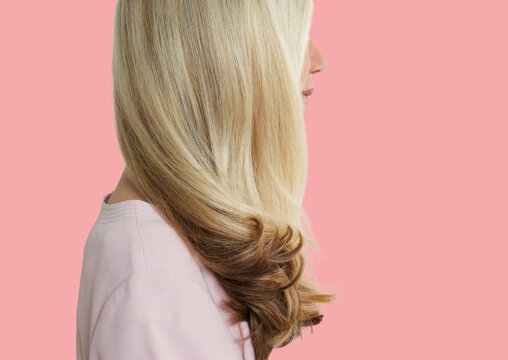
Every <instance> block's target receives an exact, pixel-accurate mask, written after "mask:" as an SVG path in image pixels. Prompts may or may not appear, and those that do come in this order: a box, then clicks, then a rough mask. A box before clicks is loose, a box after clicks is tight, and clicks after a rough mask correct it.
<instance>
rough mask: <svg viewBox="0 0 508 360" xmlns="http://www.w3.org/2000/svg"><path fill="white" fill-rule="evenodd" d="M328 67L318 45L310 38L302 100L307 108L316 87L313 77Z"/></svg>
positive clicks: (303, 73)
mask: <svg viewBox="0 0 508 360" xmlns="http://www.w3.org/2000/svg"><path fill="white" fill-rule="evenodd" d="M325 67H326V61H325V58H324V57H323V55H322V54H321V53H320V52H319V50H318V48H317V47H316V44H314V42H313V41H312V39H310V38H309V43H308V46H307V51H306V53H305V61H304V64H303V70H302V84H303V88H302V98H303V101H304V103H305V107H307V105H309V99H308V97H309V96H310V95H311V94H312V91H313V89H314V86H313V85H312V78H311V77H312V75H313V74H316V73H318V72H321V71H323V70H324V69H325Z"/></svg>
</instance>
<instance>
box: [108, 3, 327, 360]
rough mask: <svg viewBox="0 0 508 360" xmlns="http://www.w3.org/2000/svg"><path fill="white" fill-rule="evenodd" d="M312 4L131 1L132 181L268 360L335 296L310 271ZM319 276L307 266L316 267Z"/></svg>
mask: <svg viewBox="0 0 508 360" xmlns="http://www.w3.org/2000/svg"><path fill="white" fill-rule="evenodd" d="M312 9H313V4H312V1H311V0H291V1H288V0H207V1H202V0H119V1H118V3H117V7H116V13H115V38H114V49H113V64H112V65H113V66H112V70H113V97H114V99H113V100H114V110H115V128H116V133H117V137H118V141H119V146H120V150H121V153H122V156H123V158H124V160H125V162H126V170H127V174H128V177H129V179H130V180H131V181H132V182H133V183H134V185H135V186H136V187H137V189H138V190H139V191H140V192H142V193H143V194H144V196H145V197H146V198H147V199H148V201H149V202H150V203H152V204H153V205H155V207H156V208H157V210H158V212H159V213H160V214H161V216H163V217H164V218H165V220H166V221H167V222H168V223H170V224H171V225H172V226H173V227H174V228H175V230H176V231H177V232H178V233H179V235H180V236H181V237H182V240H183V241H184V242H185V244H186V246H187V247H188V248H189V250H190V251H191V253H192V254H193V255H194V256H195V257H196V258H197V259H198V260H199V261H201V262H202V263H203V264H204V265H205V266H207V267H208V268H209V269H210V270H211V271H213V272H214V273H215V274H216V276H217V278H218V280H219V282H220V283H221V285H222V286H223V288H224V290H225V291H226V292H227V294H228V295H229V296H230V300H229V301H228V302H227V304H226V305H227V306H229V307H230V308H231V309H233V310H234V314H235V318H234V322H238V321H248V322H249V326H250V335H249V337H250V338H251V340H252V344H253V347H254V351H255V354H256V360H261V359H263V360H264V359H267V358H268V356H269V354H270V352H271V351H272V349H273V348H274V347H282V346H285V345H287V344H289V343H290V342H291V341H292V340H293V339H294V338H295V337H296V336H301V329H302V328H303V327H310V328H311V331H312V326H313V325H316V324H318V323H319V322H320V321H321V319H322V317H323V315H322V314H320V312H319V309H318V303H328V302H331V301H332V300H334V299H335V295H333V294H323V293H320V292H318V290H316V285H315V284H313V281H311V280H312V279H311V278H307V277H306V276H305V275H306V274H305V273H304V263H305V259H306V257H305V253H304V245H306V244H308V243H310V244H311V245H313V246H315V243H313V242H312V241H311V240H312V239H311V238H310V237H309V236H308V235H307V234H304V232H303V230H302V227H301V224H300V216H301V215H304V216H305V213H304V212H303V210H302V201H303V194H304V189H305V182H306V171H307V152H306V151H307V150H306V138H305V126H304V121H303V103H302V100H301V95H300V91H301V85H302V84H301V83H300V81H301V80H300V76H301V69H302V66H303V61H304V56H305V51H306V46H307V44H308V35H309V29H310V23H311V16H312ZM306 268H307V267H306Z"/></svg>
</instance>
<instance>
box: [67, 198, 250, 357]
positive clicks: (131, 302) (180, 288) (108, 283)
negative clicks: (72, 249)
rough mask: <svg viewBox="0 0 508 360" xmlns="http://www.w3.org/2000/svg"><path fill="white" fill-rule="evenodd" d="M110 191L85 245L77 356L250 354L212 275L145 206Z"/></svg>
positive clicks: (245, 327) (244, 328) (246, 329)
mask: <svg viewBox="0 0 508 360" xmlns="http://www.w3.org/2000/svg"><path fill="white" fill-rule="evenodd" d="M110 195H111V193H108V194H107V195H105V196H104V197H103V198H102V201H101V209H100V213H99V216H98V218H97V220H96V222H95V224H94V225H93V227H92V229H91V230H90V233H89V235H88V238H87V240H86V244H85V247H84V254H83V264H82V271H81V280H80V287H79V298H78V307H77V316H76V321H77V329H76V353H77V360H85V359H86V360H134V359H136V360H141V359H143V360H176V359H179V360H180V359H181V360H203V359H207V360H240V359H244V360H254V359H255V357H254V350H253V348H252V343H251V341H250V339H249V340H247V341H245V342H244V343H243V344H242V342H240V341H239V338H240V337H241V336H245V335H248V334H249V326H248V323H247V322H246V321H244V322H241V323H240V324H236V325H232V326H230V325H228V319H229V317H230V316H231V310H230V309H229V308H221V307H220V306H219V304H220V300H221V299H224V298H227V294H226V293H225V292H224V290H223V288H222V287H221V286H220V284H219V282H218V280H217V278H216V277H215V275H214V274H213V273H212V272H210V271H209V270H208V268H206V267H205V266H203V264H202V263H201V262H198V261H197V260H196V259H195V258H194V257H193V256H192V255H191V253H190V252H189V251H188V249H187V248H186V246H185V245H184V243H183V241H182V240H181V238H180V237H179V236H178V235H177V233H176V232H175V231H174V229H173V228H172V227H171V226H169V225H168V223H166V221H165V220H164V219H163V218H162V217H161V216H160V215H159V214H158V212H157V211H156V210H155V208H154V207H153V206H152V205H151V204H149V203H147V202H145V201H141V200H126V201H121V202H118V203H114V204H107V203H106V202H105V201H107V200H108V199H109V196H110Z"/></svg>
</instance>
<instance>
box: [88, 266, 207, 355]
mask: <svg viewBox="0 0 508 360" xmlns="http://www.w3.org/2000/svg"><path fill="white" fill-rule="evenodd" d="M148 272H168V273H170V274H172V275H178V276H179V277H181V278H185V279H186V280H188V282H189V283H190V284H193V285H195V286H196V287H198V288H199V289H201V291H203V292H204V293H205V294H206V295H207V296H208V297H210V299H211V300H212V301H213V298H212V296H211V294H210V293H209V292H208V291H207V289H205V288H203V287H202V286H201V285H199V284H198V283H197V282H195V281H194V280H192V279H191V278H190V277H188V276H187V275H184V274H182V273H180V272H178V271H175V270H174V269H145V270H138V271H134V272H132V273H130V274H129V275H127V276H126V277H125V278H124V279H123V280H121V281H120V282H119V283H118V285H116V286H115V287H114V288H113V290H111V292H110V293H109V294H108V296H106V300H104V303H103V304H102V306H101V309H100V311H99V315H98V316H97V320H96V321H95V325H94V328H93V331H92V335H91V336H90V340H89V344H88V345H89V348H90V346H91V344H92V340H93V337H94V335H95V330H96V328H97V325H98V324H99V319H100V318H101V315H102V311H103V310H104V307H105V306H106V304H107V303H108V301H109V299H110V298H111V296H113V294H114V293H116V291H117V290H118V289H119V288H120V287H122V286H123V285H124V284H125V283H127V282H128V281H129V280H130V279H131V278H132V277H133V276H134V275H136V274H139V273H148Z"/></svg>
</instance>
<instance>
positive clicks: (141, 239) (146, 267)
mask: <svg viewBox="0 0 508 360" xmlns="http://www.w3.org/2000/svg"><path fill="white" fill-rule="evenodd" d="M134 212H135V214H136V229H137V231H138V236H139V244H140V245H141V250H142V251H143V259H144V260H145V270H147V269H148V262H147V261H146V253H145V247H144V246H143V238H142V237H141V231H140V230H139V221H138V208H137V206H134Z"/></svg>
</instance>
